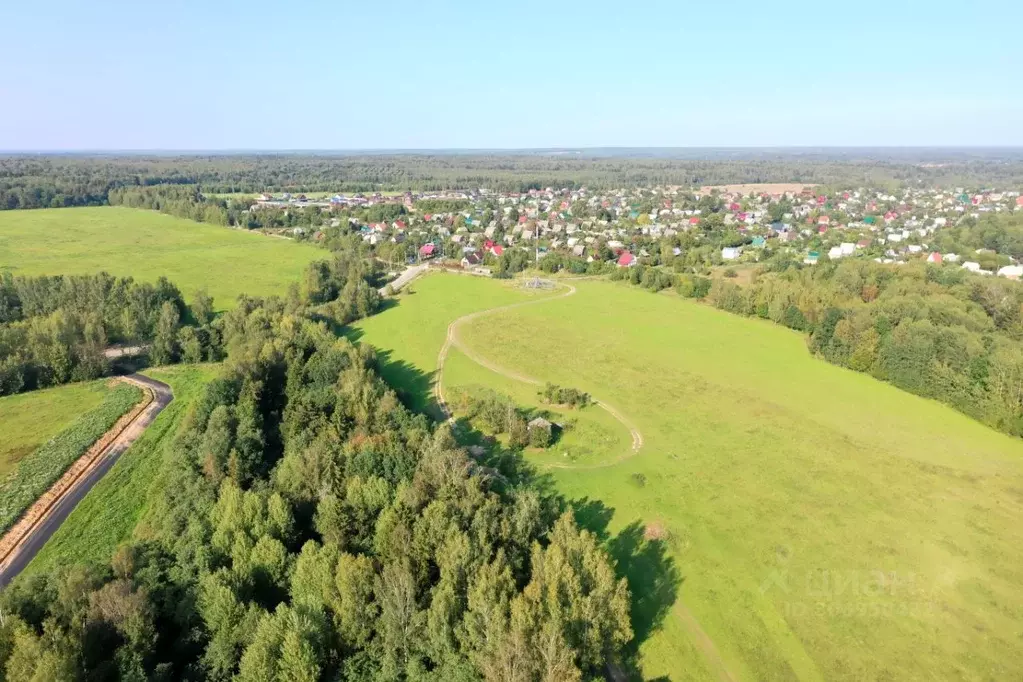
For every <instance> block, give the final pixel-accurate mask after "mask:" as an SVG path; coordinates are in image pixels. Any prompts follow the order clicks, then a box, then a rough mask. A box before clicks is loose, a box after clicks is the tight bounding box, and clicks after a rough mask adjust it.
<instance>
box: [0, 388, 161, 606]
mask: <svg viewBox="0 0 1023 682" xmlns="http://www.w3.org/2000/svg"><path fill="white" fill-rule="evenodd" d="M120 380H121V381H126V382H128V383H131V384H134V385H135V386H138V387H139V388H141V389H142V391H143V398H142V400H141V401H140V402H139V403H138V404H137V405H136V406H135V407H133V408H132V409H131V410H129V411H128V412H127V413H126V414H125V415H124V416H123V417H121V418H120V419H118V420H117V423H115V424H114V426H113V427H112V428H111V429H110V430H109V431H107V432H106V433H105V434H103V435H102V436H101V437H100V438H99V440H97V441H96V442H95V443H94V444H93V445H92V446H91V447H90V448H89V449H88V450H87V451H86V453H85V454H84V455H82V456H81V457H79V458H78V459H77V460H76V461H75V462H74V463H73V464H72V465H71V466H70V467H69V468H68V470H67V471H65V472H64V474H63V475H62V476H61V477H60V478H59V479H58V480H57V482H56V483H54V484H53V485H52V486H51V487H50V489H49V490H47V491H46V492H45V493H43V495H42V497H40V498H39V499H38V500H36V502H35V503H33V505H32V506H31V507H29V508H28V510H27V511H26V512H25V513H24V514H23V515H22V517H21V519H19V520H18V522H17V523H15V524H14V526H13V527H11V529H10V530H9V531H8V532H7V533H6V534H5V535H4V536H3V538H2V539H0V587H3V586H6V585H7V584H8V583H9V582H10V581H11V580H13V579H14V577H15V576H17V575H18V573H20V572H21V571H22V570H23V569H24V568H25V566H27V565H28V564H29V562H30V561H32V559H34V558H35V555H36V554H37V553H38V552H39V550H41V549H42V548H43V545H45V544H46V541H47V540H49V539H50V536H52V535H53V533H54V532H55V531H56V530H57V528H59V527H60V524H62V523H63V522H64V520H65V519H66V518H67V517H68V516H69V515H70V514H71V512H72V511H74V508H75V507H76V506H77V505H78V503H79V502H80V501H81V500H82V499H83V498H84V497H85V496H86V494H88V492H89V491H90V490H91V489H92V487H93V486H94V485H95V484H96V483H97V482H98V481H99V480H100V479H101V478H103V475H104V474H106V472H107V471H109V470H110V467H112V466H113V465H114V463H115V462H117V460H118V458H119V457H120V456H121V454H122V453H124V451H125V450H127V449H128V447H129V446H131V444H132V443H134V442H135V441H136V440H138V438H139V436H141V435H142V434H143V433H144V432H145V430H146V427H147V426H149V425H150V424H151V423H152V422H153V420H154V419H156V415H158V414H159V413H160V412H161V411H163V408H165V407H166V406H167V405H169V404H170V402H171V400H173V399H174V396H173V395H172V394H171V390H170V387H169V386H167V385H166V384H164V383H162V382H159V381H155V380H153V379H150V378H149V377H145V376H142V375H141V374H132V375H131V376H126V377H120Z"/></svg>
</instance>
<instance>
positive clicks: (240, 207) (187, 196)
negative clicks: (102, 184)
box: [109, 185, 260, 228]
mask: <svg viewBox="0 0 1023 682" xmlns="http://www.w3.org/2000/svg"><path fill="white" fill-rule="evenodd" d="M109 203H110V205H111V206H128V207H129V208H143V209H149V210H151V211H159V212H161V213H166V214H167V215H172V216H177V217H178V218H186V219H188V220H194V221H196V222H200V223H210V224H211V225H223V226H227V227H239V226H243V227H249V228H251V227H259V226H260V225H255V224H253V225H249V224H248V223H249V219H250V218H249V214H248V212H247V211H246V209H247V208H248V205H249V202H233V201H227V200H217V199H209V198H206V197H204V196H203V194H202V192H200V191H199V189H198V187H196V186H195V185H158V186H155V187H141V188H122V189H114V190H111V191H110V193H109Z"/></svg>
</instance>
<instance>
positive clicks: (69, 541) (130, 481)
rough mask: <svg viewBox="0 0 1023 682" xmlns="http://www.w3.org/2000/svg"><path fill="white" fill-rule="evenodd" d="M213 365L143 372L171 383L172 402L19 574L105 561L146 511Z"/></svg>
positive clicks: (182, 366)
mask: <svg viewBox="0 0 1023 682" xmlns="http://www.w3.org/2000/svg"><path fill="white" fill-rule="evenodd" d="M218 367H219V365H213V364H210V365H177V366H173V367H163V368H156V369H147V370H145V374H146V375H147V376H150V377H152V378H154V379H157V380H158V381H162V382H164V383H166V384H168V385H169V386H170V387H171V390H172V391H173V393H174V400H173V401H172V402H171V404H170V405H168V406H167V407H166V408H164V410H163V412H161V413H160V414H159V415H158V416H157V418H156V420H155V421H154V422H153V423H152V424H150V425H149V428H147V429H146V432H145V433H144V434H142V436H141V437H140V438H139V439H138V440H137V441H135V443H133V444H132V446H131V447H130V448H129V449H128V450H127V451H126V452H125V453H124V454H123V455H121V458H120V459H119V460H118V461H117V463H116V464H114V466H113V468H112V469H111V470H110V471H109V472H107V474H106V476H104V477H103V478H102V479H101V480H100V482H99V483H97V484H96V485H95V487H93V489H92V490H91V491H89V494H88V495H87V496H86V497H85V499H84V500H82V501H81V502H80V503H79V504H78V506H77V507H75V510H74V511H73V512H71V515H70V516H69V517H68V518H67V520H66V521H64V523H63V524H62V525H61V526H60V528H58V529H57V532H55V533H54V534H53V537H51V538H50V540H49V542H47V543H46V545H45V546H44V547H43V549H42V550H41V551H40V552H39V554H37V555H36V558H35V559H33V560H32V563H30V564H29V565H28V566H27V567H26V569H25V571H24V572H23V575H29V574H32V573H39V572H48V571H51V570H53V569H55V568H58V567H59V566H64V565H68V564H73V563H99V564H103V563H106V562H108V561H109V560H110V557H111V556H112V555H113V553H114V550H115V549H116V548H117V546H118V545H119V544H120V543H122V542H124V541H125V540H127V539H128V538H130V537H131V534H132V531H133V530H134V528H135V526H136V524H137V523H138V521H139V519H141V518H142V515H143V514H144V513H145V510H146V507H147V505H148V503H149V499H150V497H151V494H152V490H153V487H154V486H155V485H158V480H159V472H160V468H161V465H162V464H163V461H164V458H165V457H166V456H167V453H168V452H169V448H170V447H171V446H172V443H173V441H174V437H175V435H176V434H177V430H178V426H179V425H180V423H181V419H182V417H183V416H184V415H185V413H186V412H187V411H188V408H189V407H190V406H191V405H192V403H193V402H194V401H195V399H196V398H198V397H199V396H200V395H201V394H202V389H203V387H204V386H205V385H206V383H207V382H208V381H209V380H210V379H212V378H213V377H214V376H215V375H216V373H217V370H218Z"/></svg>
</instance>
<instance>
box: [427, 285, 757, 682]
mask: <svg viewBox="0 0 1023 682" xmlns="http://www.w3.org/2000/svg"><path fill="white" fill-rule="evenodd" d="M564 284H565V286H567V287H568V291H566V292H565V293H563V294H558V295H556V296H547V297H544V298H539V299H536V300H532V301H522V302H520V303H512V304H510V305H503V306H499V307H497V308H490V309H488V310H480V311H477V312H475V313H470V314H468V315H463V316H462V317H459V318H458V319H456V320H455V321H454V322H452V323H451V324H449V325H448V334H447V338H446V339H445V340H444V345H443V346H441V349H440V352H439V353H438V354H437V382H436V383H435V384H434V396H435V397H436V399H437V404H438V405H439V406H440V409H441V411H442V412H443V413H444V416H445V417H446V418H447V419H448V420H449V421H452V420H454V417H453V416H452V414H451V410H450V409H448V405H447V402H446V400H445V398H444V363H445V361H446V360H447V357H448V353H449V352H450V351H451V348H452V347H455V348H457V349H458V350H459V351H461V352H462V353H463V354H464V355H465V356H466V357H468V358H469V359H470V360H472V361H473V362H475V363H476V364H478V365H480V366H482V367H485V368H486V369H489V370H490V371H491V372H494V373H495V374H499V375H501V376H503V377H506V378H508V379H513V380H515V381H521V382H522V383H526V384H532V385H534V386H542V385H543V382H542V381H540V380H539V379H536V378H534V377H530V376H527V375H525V374H520V373H519V372H514V371H512V370H508V369H505V368H503V367H501V366H500V365H497V364H495V363H493V362H491V361H490V360H487V359H486V358H484V357H483V356H482V355H480V354H479V353H477V352H475V351H473V350H471V349H470V348H468V347H467V346H466V345H465V344H464V343H462V342H461V340H459V338H458V329H459V327H461V326H462V325H464V324H466V323H467V322H472V321H473V320H476V319H478V318H480V317H483V316H486V315H491V314H493V313H499V312H503V311H506V310H512V309H513V308H521V307H523V306H527V305H536V304H538V303H546V302H548V301H555V300H557V299H560V298H568V297H569V296H572V295H574V294H575V293H576V291H577V290H576V288H575V287H574V286H572V285H571V284H570V283H568V282H565V283H564ZM593 402H594V404H596V405H597V406H599V407H601V408H602V409H604V410H606V411H607V412H608V413H609V414H610V415H611V416H612V417H614V418H615V419H616V420H618V422H619V423H621V424H622V426H624V427H625V428H626V429H628V430H629V434H630V435H631V436H632V449H631V450H630V451H628V452H626V453H624V454H623V455H622V456H620V457H618V458H617V459H615V460H612V461H610V462H604V463H602V464H593V465H588V466H587V465H571V464H548V465H545V466H546V467H547V468H552V469H603V468H607V467H611V466H615V465H616V464H620V463H621V462H623V461H624V460H626V459H628V458H630V457H632V456H634V455H635V454H636V453H638V452H639V450H640V448H642V447H643V434H642V433H641V432H640V430H639V429H638V428H636V427H635V426H633V425H632V423H630V422H629V421H628V419H627V418H626V417H625V416H624V415H623V414H622V413H621V412H619V411H618V410H617V409H615V408H614V407H612V406H611V405H608V404H607V403H605V402H603V401H600V400H594V401H593ZM672 610H673V611H674V612H675V615H676V617H677V618H678V620H679V622H680V623H681V625H682V627H683V628H684V629H685V630H686V632H687V633H688V635H689V637H690V639H691V641H692V642H693V643H694V644H695V645H696V648H697V649H699V651H700V653H701V654H703V657H704V659H705V660H706V662H707V665H708V667H709V668H710V670H711V671H712V674H713V675H714V676H715V677H716V678H717V679H718V680H720V681H721V682H735V681H736V680H737V679H738V678H737V677H736V675H735V674H734V673H733V672H732V671H731V670H729V668H728V664H727V663H726V662H725V660H724V659H723V658H722V657H721V654H720V652H719V651H718V649H717V647H716V646H715V645H714V642H713V640H711V638H710V637H709V636H708V635H707V633H706V632H705V631H704V630H703V628H702V627H700V623H699V621H697V620H696V616H695V615H693V613H692V612H691V611H690V610H689V608H688V607H686V605H685V604H684V603H682V602H681V601H679V602H677V603H676V604H675V605H674V607H673V608H672ZM609 672H610V673H611V676H612V677H614V678H616V679H617V678H619V677H621V676H624V673H623V672H622V671H620V670H618V669H617V668H615V669H613V670H612V669H609Z"/></svg>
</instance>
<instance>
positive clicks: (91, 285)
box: [0, 252, 380, 395]
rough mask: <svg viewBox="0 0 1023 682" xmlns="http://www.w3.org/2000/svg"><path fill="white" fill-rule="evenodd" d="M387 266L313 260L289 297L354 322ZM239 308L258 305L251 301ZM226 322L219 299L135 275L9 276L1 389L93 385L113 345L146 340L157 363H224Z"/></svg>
mask: <svg viewBox="0 0 1023 682" xmlns="http://www.w3.org/2000/svg"><path fill="white" fill-rule="evenodd" d="M379 278H380V272H379V271H378V270H377V269H376V267H375V265H374V264H373V263H371V262H367V261H366V260H364V259H362V258H361V257H359V255H358V254H352V253H346V252H342V253H338V254H336V255H335V256H334V257H333V258H331V259H329V260H324V261H316V262H313V263H310V264H309V265H308V266H307V267H306V272H305V277H304V278H303V281H302V283H301V286H300V287H298V286H296V287H295V288H294V291H293V292H292V295H291V296H290V297H289V300H290V305H291V306H292V308H293V309H299V308H301V307H304V306H308V305H312V306H316V311H317V314H318V315H319V316H321V317H323V318H326V319H329V320H331V321H333V322H334V323H336V324H347V323H349V322H351V321H353V320H356V319H359V318H361V317H366V316H368V315H370V314H372V313H373V312H375V311H376V310H377V308H378V307H379V305H380V295H379V294H378V293H377V289H376V287H377V285H378V280H379ZM240 305H242V306H243V307H246V306H251V305H252V302H251V299H246V298H244V297H243V298H242V299H241V301H240ZM225 324H227V322H226V321H225V320H222V319H220V318H215V316H214V313H213V299H212V298H211V297H210V296H209V295H208V294H207V293H206V292H205V291H197V292H195V294H194V296H193V298H192V300H191V301H189V302H188V303H187V304H186V302H185V301H184V299H183V298H182V296H181V292H180V291H179V290H178V288H177V287H176V286H174V285H173V284H172V283H171V282H169V281H168V280H167V279H166V278H164V277H160V278H159V279H158V280H157V281H156V283H155V284H149V283H146V282H136V281H134V280H133V279H132V278H130V277H114V276H112V275H109V274H107V273H105V272H104V273H99V274H97V275H72V276H64V275H57V276H41V277H13V276H11V275H10V274H9V273H5V274H2V275H0V395H8V394H12V393H19V392H21V391H29V390H33V389H36V388H45V387H47V386H55V385H59V384H64V383H68V382H71V381H84V380H87V379H95V378H97V377H101V376H104V375H106V374H108V373H109V371H110V360H109V359H108V357H107V356H106V353H105V351H106V350H107V348H108V347H109V346H111V345H112V344H126V345H129V346H141V347H143V349H144V350H145V351H146V352H147V354H148V357H149V361H150V362H151V363H152V364H154V365H166V364H171V363H175V362H179V361H181V362H203V361H216V360H220V359H222V357H223V354H224V350H225V349H224V346H223V343H222V338H223V334H224V332H225V327H224V325H225Z"/></svg>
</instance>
